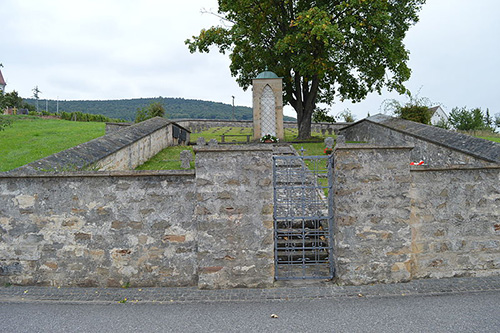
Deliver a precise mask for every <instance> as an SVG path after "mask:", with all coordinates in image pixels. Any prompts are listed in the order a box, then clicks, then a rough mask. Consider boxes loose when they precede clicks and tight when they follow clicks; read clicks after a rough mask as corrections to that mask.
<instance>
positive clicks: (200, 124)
mask: <svg viewBox="0 0 500 333" xmlns="http://www.w3.org/2000/svg"><path fill="white" fill-rule="evenodd" d="M174 121H175V122H176V123H178V124H179V125H181V126H183V127H185V128H188V129H189V130H190V131H191V132H193V133H199V132H202V131H205V130H207V129H210V128H214V127H250V128H252V127H253V121H252V120H211V119H176V120H174ZM349 124H350V123H333V124H331V123H312V125H311V129H312V131H313V132H321V133H323V134H330V135H332V134H335V133H336V132H337V131H338V130H340V129H341V128H343V127H345V126H347V125H349ZM283 127H284V128H297V122H296V121H284V122H283Z"/></svg>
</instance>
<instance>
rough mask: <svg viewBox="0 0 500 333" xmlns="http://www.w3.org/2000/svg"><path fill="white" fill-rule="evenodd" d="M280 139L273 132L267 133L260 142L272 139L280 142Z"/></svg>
mask: <svg viewBox="0 0 500 333" xmlns="http://www.w3.org/2000/svg"><path fill="white" fill-rule="evenodd" d="M279 140H280V139H278V138H277V137H275V136H274V135H272V134H266V135H264V136H263V137H262V138H260V142H266V141H271V142H278V141H279Z"/></svg>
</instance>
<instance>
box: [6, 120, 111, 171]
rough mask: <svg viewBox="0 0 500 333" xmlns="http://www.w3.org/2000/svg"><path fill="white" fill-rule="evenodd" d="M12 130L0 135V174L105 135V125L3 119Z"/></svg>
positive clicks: (7, 129)
mask: <svg viewBox="0 0 500 333" xmlns="http://www.w3.org/2000/svg"><path fill="white" fill-rule="evenodd" d="M6 117H9V119H11V120H12V121H13V122H12V126H9V127H7V128H5V130H4V131H0V172H1V171H9V170H12V169H15V168H17V167H20V166H23V165H25V164H28V163H31V162H34V161H36V160H39V159H41V158H44V157H47V156H49V155H52V154H55V153H57V152H60V151H62V150H65V149H68V148H71V147H74V146H76V145H79V144H80V143H84V142H87V141H90V140H92V139H95V138H98V137H100V136H102V135H104V134H105V130H106V124H105V123H97V122H76V121H67V120H60V119H44V118H40V117H35V116H6Z"/></svg>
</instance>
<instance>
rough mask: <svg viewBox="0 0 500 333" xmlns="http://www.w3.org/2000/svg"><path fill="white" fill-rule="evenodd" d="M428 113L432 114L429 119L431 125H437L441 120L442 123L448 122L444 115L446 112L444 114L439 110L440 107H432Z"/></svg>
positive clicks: (446, 116)
mask: <svg viewBox="0 0 500 333" xmlns="http://www.w3.org/2000/svg"><path fill="white" fill-rule="evenodd" d="M429 111H430V112H431V114H432V117H431V124H432V125H437V124H438V123H439V121H440V120H442V121H444V122H448V115H447V114H446V112H444V110H443V109H442V108H441V106H439V105H438V106H434V107H432V108H430V109H429Z"/></svg>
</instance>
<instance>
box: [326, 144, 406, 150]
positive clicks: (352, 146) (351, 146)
mask: <svg viewBox="0 0 500 333" xmlns="http://www.w3.org/2000/svg"><path fill="white" fill-rule="evenodd" d="M413 148H415V145H412V144H408V145H397V146H387V145H377V144H373V143H341V144H337V145H335V149H338V150H340V149H342V150H344V149H345V150H353V149H413Z"/></svg>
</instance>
